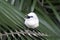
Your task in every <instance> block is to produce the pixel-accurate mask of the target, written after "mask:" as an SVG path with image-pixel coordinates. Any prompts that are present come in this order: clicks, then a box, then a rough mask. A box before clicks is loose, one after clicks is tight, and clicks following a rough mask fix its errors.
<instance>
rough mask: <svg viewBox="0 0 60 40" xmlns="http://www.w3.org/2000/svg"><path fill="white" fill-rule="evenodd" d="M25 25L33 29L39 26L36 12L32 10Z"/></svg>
mask: <svg viewBox="0 0 60 40" xmlns="http://www.w3.org/2000/svg"><path fill="white" fill-rule="evenodd" d="M25 25H26V26H27V27H28V28H33V29H34V28H36V27H38V26H39V19H38V17H37V15H36V14H35V13H34V12H31V13H29V14H28V15H27V18H26V19H25Z"/></svg>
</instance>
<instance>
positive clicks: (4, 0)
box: [0, 0, 60, 40]
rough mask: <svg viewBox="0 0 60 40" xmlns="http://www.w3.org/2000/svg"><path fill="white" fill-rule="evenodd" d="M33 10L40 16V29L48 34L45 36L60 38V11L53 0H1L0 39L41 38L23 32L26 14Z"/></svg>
mask: <svg viewBox="0 0 60 40" xmlns="http://www.w3.org/2000/svg"><path fill="white" fill-rule="evenodd" d="M56 2H60V1H59V0H57V1H56ZM48 8H49V9H50V11H51V12H50V11H49V10H47V9H48ZM31 11H34V12H35V13H36V14H37V15H38V17H39V20H40V26H39V27H38V30H39V31H41V32H42V33H44V34H47V35H48V36H43V37H44V38H46V40H60V13H59V12H58V11H57V7H55V5H54V4H53V3H52V2H51V0H45V1H44V0H43V2H42V3H41V2H40V1H39V0H0V40H40V39H38V38H39V37H35V36H33V35H32V36H30V35H28V34H27V35H25V34H23V33H21V31H23V32H25V30H26V26H25V25H24V18H25V15H26V14H28V13H29V12H31ZM19 32H20V33H19ZM42 40H43V39H42Z"/></svg>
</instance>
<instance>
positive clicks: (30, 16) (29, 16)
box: [26, 12, 38, 19]
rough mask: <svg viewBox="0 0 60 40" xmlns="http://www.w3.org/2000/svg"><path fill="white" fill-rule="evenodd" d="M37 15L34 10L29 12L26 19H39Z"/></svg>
mask: <svg viewBox="0 0 60 40" xmlns="http://www.w3.org/2000/svg"><path fill="white" fill-rule="evenodd" d="M37 18H38V17H37V15H36V14H35V13H34V12H30V13H29V14H27V16H26V19H37Z"/></svg>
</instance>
